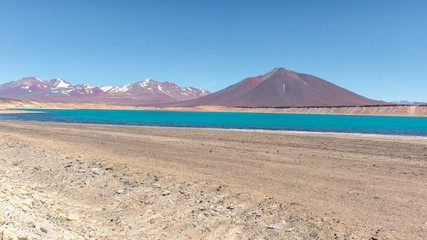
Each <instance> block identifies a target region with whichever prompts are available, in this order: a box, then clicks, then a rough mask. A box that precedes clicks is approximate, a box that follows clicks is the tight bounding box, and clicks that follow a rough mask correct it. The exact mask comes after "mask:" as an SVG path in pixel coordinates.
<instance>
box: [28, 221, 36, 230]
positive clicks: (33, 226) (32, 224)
mask: <svg viewBox="0 0 427 240" xmlns="http://www.w3.org/2000/svg"><path fill="white" fill-rule="evenodd" d="M28 226H30V227H32V228H35V227H36V223H34V222H33V221H31V222H29V223H28Z"/></svg>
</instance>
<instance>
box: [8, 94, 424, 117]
mask: <svg viewBox="0 0 427 240" xmlns="http://www.w3.org/2000/svg"><path fill="white" fill-rule="evenodd" d="M15 108H41V109H43V108H45V109H48V108H59V109H125V110H160V111H204V112H258V113H301V114H338V115H377V116H412V117H427V105H420V106H417V105H414V106H404V105H403V106H396V105H394V106H370V107H364V106H358V107H302V108H239V107H223V106H196V107H142V106H115V105H106V104H101V103H98V104H95V103H51V102H49V103H45V102H34V101H25V100H13V99H2V98H0V114H1V113H2V109H5V110H7V109H15Z"/></svg>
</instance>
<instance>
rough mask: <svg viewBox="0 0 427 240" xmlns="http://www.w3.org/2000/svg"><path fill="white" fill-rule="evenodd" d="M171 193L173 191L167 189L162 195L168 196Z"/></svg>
mask: <svg viewBox="0 0 427 240" xmlns="http://www.w3.org/2000/svg"><path fill="white" fill-rule="evenodd" d="M170 193H171V191H167V190H166V191H163V192H162V196H167V195H169V194H170Z"/></svg>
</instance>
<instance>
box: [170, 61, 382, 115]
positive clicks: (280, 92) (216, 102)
mask: <svg viewBox="0 0 427 240" xmlns="http://www.w3.org/2000/svg"><path fill="white" fill-rule="evenodd" d="M376 104H386V103H385V102H381V101H376V100H372V99H368V98H365V97H363V96H360V95H358V94H356V93H353V92H351V91H348V90H346V89H344V88H342V87H339V86H337V85H334V84H332V83H330V82H328V81H325V80H323V79H321V78H318V77H315V76H311V75H308V74H301V73H297V72H293V71H289V70H286V69H284V68H275V69H273V70H272V71H270V72H268V73H266V74H264V75H260V76H257V77H250V78H246V79H244V80H242V81H240V82H239V83H237V84H234V85H231V86H229V87H227V88H225V89H223V90H221V91H218V92H215V93H212V94H210V95H207V96H204V97H201V98H198V99H194V100H190V101H183V102H178V103H174V104H172V106H185V107H187V106H188V107H189V106H249V107H263V106H274V107H280V106H293V107H297V106H357V105H376Z"/></svg>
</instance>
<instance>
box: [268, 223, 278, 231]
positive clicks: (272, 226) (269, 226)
mask: <svg viewBox="0 0 427 240" xmlns="http://www.w3.org/2000/svg"><path fill="white" fill-rule="evenodd" d="M267 228H268V229H276V230H279V229H280V226H279V225H277V224H270V225H268V227H267Z"/></svg>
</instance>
